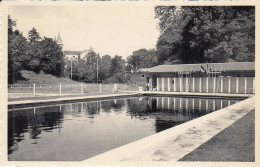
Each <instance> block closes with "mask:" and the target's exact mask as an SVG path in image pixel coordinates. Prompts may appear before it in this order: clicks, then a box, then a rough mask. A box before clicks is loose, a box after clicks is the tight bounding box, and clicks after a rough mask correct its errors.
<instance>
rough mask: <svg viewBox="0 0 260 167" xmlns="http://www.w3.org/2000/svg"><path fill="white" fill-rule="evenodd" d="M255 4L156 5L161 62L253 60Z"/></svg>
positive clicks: (159, 58) (158, 50)
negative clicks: (241, 5)
mask: <svg viewBox="0 0 260 167" xmlns="http://www.w3.org/2000/svg"><path fill="white" fill-rule="evenodd" d="M254 12H255V9H254V7H250V6H243V7H239V6H214V7H213V6H185V7H181V8H177V7H169V6H157V7H156V8H155V17H156V18H158V19H159V28H160V32H161V35H160V37H159V39H158V41H157V55H158V61H159V63H160V64H163V63H164V62H165V61H168V62H172V63H203V62H228V61H254V57H255V56H254V49H255V46H254V36H255V32H254V27H255V26H254V25H255V18H254Z"/></svg>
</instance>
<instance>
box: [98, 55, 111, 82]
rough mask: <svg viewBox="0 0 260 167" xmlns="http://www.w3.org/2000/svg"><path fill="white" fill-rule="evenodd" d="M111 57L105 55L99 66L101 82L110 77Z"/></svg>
mask: <svg viewBox="0 0 260 167" xmlns="http://www.w3.org/2000/svg"><path fill="white" fill-rule="evenodd" d="M111 59H112V58H111V56H109V55H104V56H102V58H101V62H100V64H99V67H100V68H99V76H100V79H101V80H106V79H107V78H109V77H110V73H109V69H110V64H111Z"/></svg>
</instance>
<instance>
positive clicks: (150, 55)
mask: <svg viewBox="0 0 260 167" xmlns="http://www.w3.org/2000/svg"><path fill="white" fill-rule="evenodd" d="M157 64H158V63H157V57H156V52H155V50H154V49H151V50H147V49H139V50H137V51H134V52H133V53H132V55H130V56H129V57H127V65H128V67H127V68H128V71H129V70H138V69H140V68H150V67H153V66H156V65H157Z"/></svg>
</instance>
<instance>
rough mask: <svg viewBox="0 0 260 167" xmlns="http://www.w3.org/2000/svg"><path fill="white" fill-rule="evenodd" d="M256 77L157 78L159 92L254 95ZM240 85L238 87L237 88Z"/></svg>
mask: <svg viewBox="0 0 260 167" xmlns="http://www.w3.org/2000/svg"><path fill="white" fill-rule="evenodd" d="M254 78H255V77H231V76H224V77H223V76H222V77H156V80H157V90H158V91H175V92H204V93H254V85H253V84H254V83H253V82H254ZM237 85H238V86H237Z"/></svg>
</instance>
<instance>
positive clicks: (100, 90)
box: [99, 83, 102, 93]
mask: <svg viewBox="0 0 260 167" xmlns="http://www.w3.org/2000/svg"><path fill="white" fill-rule="evenodd" d="M99 93H102V84H101V83H100V84H99Z"/></svg>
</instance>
